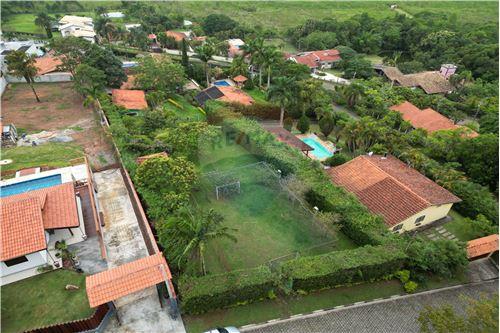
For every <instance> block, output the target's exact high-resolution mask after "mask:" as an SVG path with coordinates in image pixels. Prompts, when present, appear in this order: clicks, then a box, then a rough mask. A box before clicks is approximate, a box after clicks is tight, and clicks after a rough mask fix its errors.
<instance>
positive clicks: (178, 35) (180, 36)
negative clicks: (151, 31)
mask: <svg viewBox="0 0 500 333" xmlns="http://www.w3.org/2000/svg"><path fill="white" fill-rule="evenodd" d="M165 34H166V35H167V36H168V37H172V38H173V39H175V41H176V42H181V41H182V40H183V39H186V38H187V36H186V34H184V33H183V32H178V31H172V30H168V31H166V32H165Z"/></svg>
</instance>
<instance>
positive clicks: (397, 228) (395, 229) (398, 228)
mask: <svg viewBox="0 0 500 333" xmlns="http://www.w3.org/2000/svg"><path fill="white" fill-rule="evenodd" d="M402 227H403V225H402V224H398V225H397V226H395V227H394V228H392V231H398V230H400V229H401V228H402Z"/></svg>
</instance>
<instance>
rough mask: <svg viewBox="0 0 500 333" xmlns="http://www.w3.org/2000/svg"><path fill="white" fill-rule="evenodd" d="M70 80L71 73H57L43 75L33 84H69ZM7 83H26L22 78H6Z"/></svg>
mask: <svg viewBox="0 0 500 333" xmlns="http://www.w3.org/2000/svg"><path fill="white" fill-rule="evenodd" d="M71 80H72V76H71V73H65V72H57V73H48V74H44V75H40V76H37V77H36V78H35V82H37V83H51V82H70V81H71ZM7 82H9V83H26V80H25V79H24V78H22V77H15V76H10V75H8V76H7Z"/></svg>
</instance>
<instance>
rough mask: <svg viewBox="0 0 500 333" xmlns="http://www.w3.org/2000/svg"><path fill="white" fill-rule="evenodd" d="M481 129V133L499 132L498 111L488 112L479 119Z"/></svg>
mask: <svg viewBox="0 0 500 333" xmlns="http://www.w3.org/2000/svg"><path fill="white" fill-rule="evenodd" d="M479 131H480V132H481V133H493V134H495V133H498V112H497V111H496V110H495V111H491V112H486V113H485V114H484V115H483V116H482V117H481V118H480V119H479Z"/></svg>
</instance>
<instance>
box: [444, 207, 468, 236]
mask: <svg viewBox="0 0 500 333" xmlns="http://www.w3.org/2000/svg"><path fill="white" fill-rule="evenodd" d="M449 215H450V216H451V217H452V220H451V221H450V222H448V223H446V224H445V225H443V227H444V228H445V229H446V230H448V231H449V232H451V233H452V234H454V235H455V236H456V237H457V238H458V239H459V240H461V241H463V242H467V241H470V240H472V239H474V238H475V237H474V236H473V235H472V234H471V227H470V225H469V223H468V222H467V220H466V219H465V217H463V216H462V215H460V214H459V213H457V212H456V211H454V210H451V211H450V213H449Z"/></svg>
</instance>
